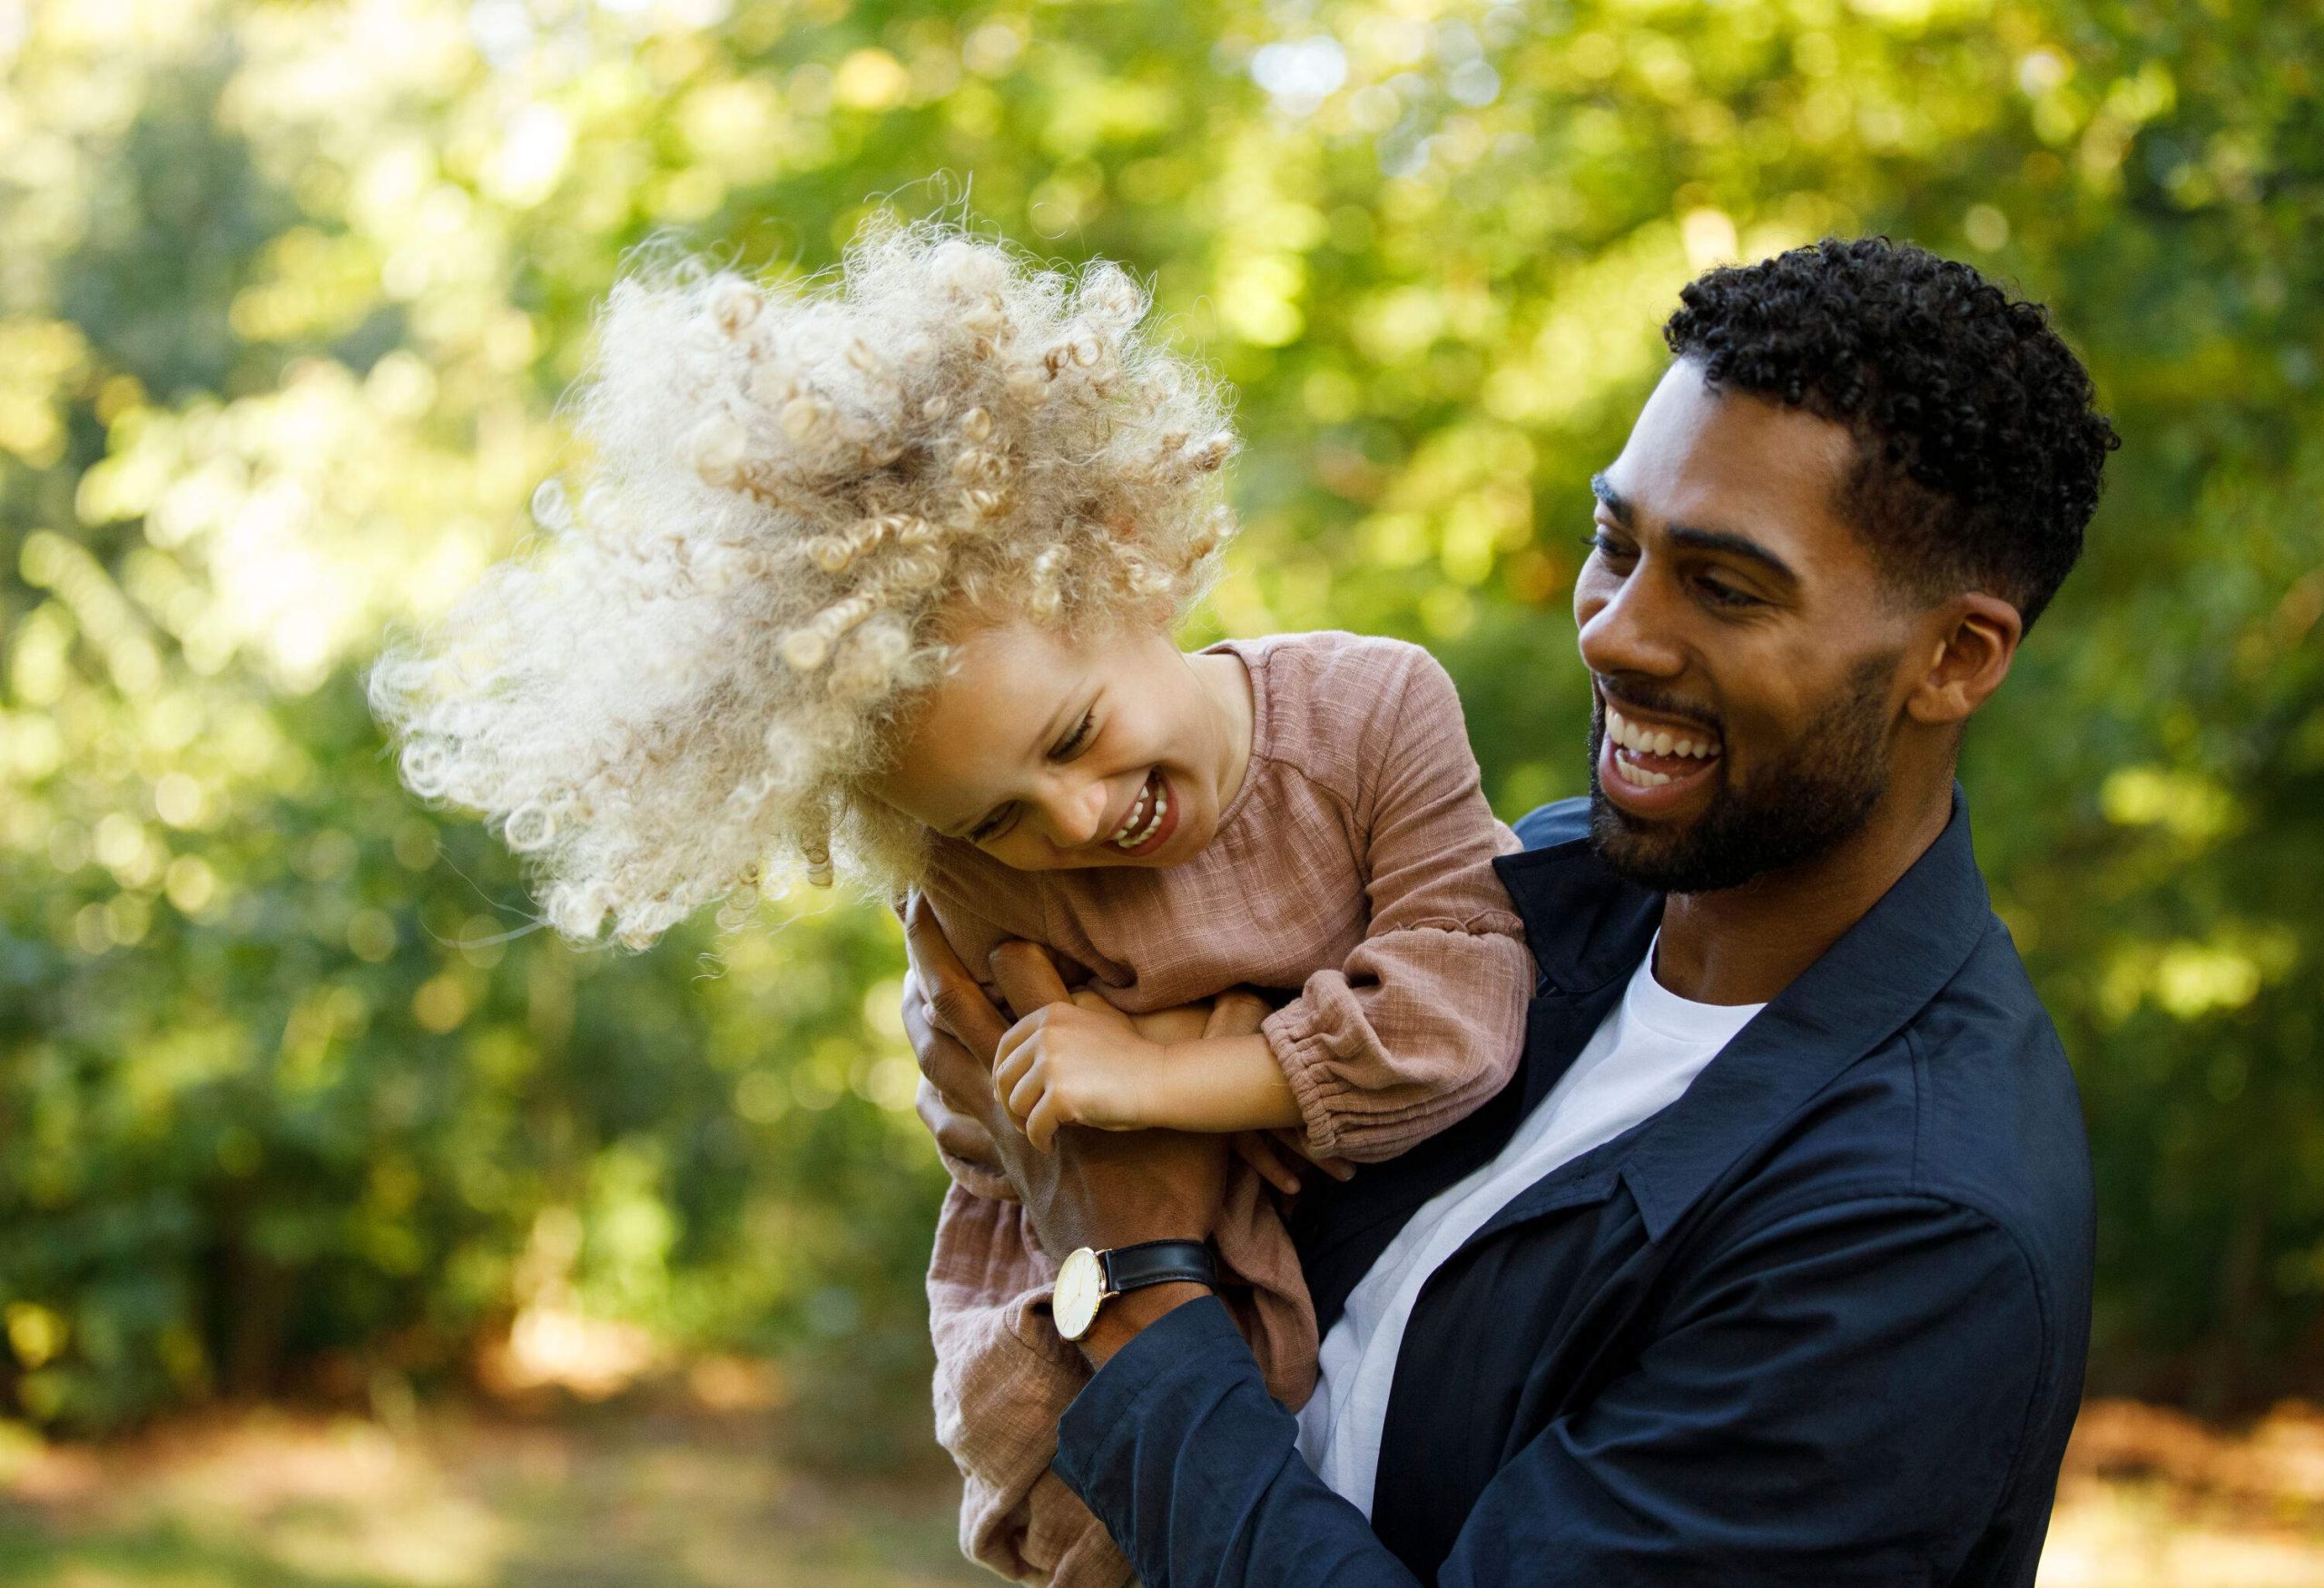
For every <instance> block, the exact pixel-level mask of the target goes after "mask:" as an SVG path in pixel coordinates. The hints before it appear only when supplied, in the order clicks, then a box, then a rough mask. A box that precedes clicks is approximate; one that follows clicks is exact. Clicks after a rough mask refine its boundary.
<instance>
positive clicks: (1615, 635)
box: [1577, 567, 1686, 678]
mask: <svg viewBox="0 0 2324 1588" xmlns="http://www.w3.org/2000/svg"><path fill="white" fill-rule="evenodd" d="M1659 584H1660V581H1659V579H1656V578H1654V577H1650V576H1649V573H1648V570H1647V569H1646V568H1644V567H1638V568H1634V569H1632V570H1631V572H1630V577H1628V578H1626V579H1623V580H1621V581H1620V583H1619V584H1616V585H1615V586H1614V587H1613V588H1612V589H1610V591H1608V592H1606V594H1605V597H1604V599H1603V600H1602V601H1600V602H1597V603H1594V604H1593V603H1589V602H1581V603H1577V606H1578V607H1580V611H1579V612H1578V614H1577V616H1580V617H1581V660H1582V663H1583V665H1584V666H1587V667H1588V668H1589V669H1590V671H1591V672H1593V673H1598V674H1622V673H1630V674H1637V675H1642V676H1647V677H1650V678H1670V677H1675V676H1678V675H1679V673H1680V672H1681V671H1682V670H1684V668H1685V666H1686V655H1685V647H1684V646H1683V645H1682V644H1681V643H1680V640H1679V632H1678V624H1677V621H1676V619H1677V614H1675V613H1674V612H1673V611H1672V610H1671V609H1670V606H1669V602H1668V600H1667V599H1666V598H1665V597H1664V596H1663V594H1662V593H1661V592H1660V591H1659V589H1658V588H1657V587H1658V586H1659Z"/></svg>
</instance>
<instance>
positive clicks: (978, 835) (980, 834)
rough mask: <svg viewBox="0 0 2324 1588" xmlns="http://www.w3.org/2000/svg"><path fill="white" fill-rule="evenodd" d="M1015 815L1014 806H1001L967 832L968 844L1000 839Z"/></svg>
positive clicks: (1015, 808)
mask: <svg viewBox="0 0 2324 1588" xmlns="http://www.w3.org/2000/svg"><path fill="white" fill-rule="evenodd" d="M1016 814H1017V807H1016V806H1015V805H1003V806H1001V807H1000V809H999V810H997V811H995V812H993V814H991V815H990V816H987V817H986V818H985V819H984V820H983V821H981V822H980V823H978V824H976V825H975V826H974V827H972V828H970V830H969V842H970V843H987V842H989V841H990V840H991V839H995V838H998V837H1000V835H1001V834H1002V833H1005V832H1007V831H1008V830H1009V820H1010V818H1012V817H1013V816H1015V815H1016Z"/></svg>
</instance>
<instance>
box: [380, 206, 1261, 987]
mask: <svg viewBox="0 0 2324 1588" xmlns="http://www.w3.org/2000/svg"><path fill="white" fill-rule="evenodd" d="M1147 309H1148V301H1147V294H1146V293H1145V292H1144V291H1142V290H1141V289H1140V288H1139V287H1138V286H1137V283H1136V282H1134V281H1132V280H1131V279H1130V277H1129V276H1128V274H1126V273H1125V272H1124V271H1121V270H1120V269H1119V268H1118V267H1116V266H1114V265H1111V264H1105V263H1098V264H1092V265H1090V266H1088V268H1087V269H1086V270H1084V271H1082V272H1081V273H1080V276H1079V279H1078V281H1076V280H1073V279H1069V278H1068V277H1067V276H1065V275H1062V274H1059V273H1056V272H1054V271H1046V270H1041V269H1038V268H1036V267H1035V266H1033V265H1031V264H1030V263H1029V262H1027V261H1023V260H1021V259H1020V258H1019V257H1018V256H1017V255H1015V254H1014V253H1012V252H1009V250H1007V249H1005V248H1003V247H1001V246H1000V245H999V244H996V243H993V242H986V241H982V240H980V239H979V238H977V237H974V236H971V235H970V234H968V233H967V232H963V231H961V230H960V228H958V227H954V226H950V225H944V224H939V223H935V222H921V223H919V224H915V225H906V224H903V223H901V222H895V221H892V220H891V221H885V222H879V223H876V224H875V225H874V226H873V227H872V229H871V230H869V231H867V232H865V233H864V234H863V235H862V236H861V237H860V238H859V239H858V241H857V242H856V243H855V245H854V246H852V248H850V249H849V250H848V252H847V255H846V258H845V261H844V262H843V264H842V266H841V267H840V268H839V270H838V271H835V272H833V273H831V274H829V275H826V276H825V277H823V278H822V279H819V280H817V281H810V282H806V283H786V284H782V285H776V286H767V285H763V284H761V283H758V282H754V281H750V280H747V279H745V278H743V276H741V275H738V274H735V273H734V272H732V271H710V270H706V269H704V268H703V267H701V266H699V265H696V264H694V263H692V262H690V261H680V262H679V263H678V264H677V265H676V266H675V267H673V266H669V265H667V264H665V265H663V266H660V267H657V268H655V269H652V270H648V271H638V272H635V273H633V274H632V275H630V276H628V277H626V278H625V279H624V280H623V281H620V282H619V283H618V284H617V285H616V286H615V288H614V290H613V292H612V294H611V296H610V298H609V299H608V301H607V302H606V305H605V308H604V310H603V311H602V313H601V316H600V319H599V324H598V331H599V349H598V353H597V358H596V363H595V365H594V367H593V368H592V370H591V371H590V373H589V374H588V375H587V376H586V377H585V379H584V380H583V381H582V382H581V383H580V385H579V386H578V387H576V391H575V393H574V398H575V412H576V430H577V432H578V436H579V439H581V441H582V442H583V443H584V451H585V454H586V458H587V461H586V464H585V465H584V466H583V467H582V468H581V469H577V470H576V483H577V484H578V485H579V486H580V487H581V489H580V491H579V495H578V506H577V508H574V507H571V506H568V505H567V498H566V494H565V491H564V488H563V487H562V485H561V484H560V483H559V482H557V481H555V480H552V481H550V482H548V483H547V484H546V485H544V486H543V487H542V488H541V491H540V493H539V494H538V495H537V498H536V499H535V516H536V518H537V519H538V520H539V521H540V523H541V526H542V529H543V531H544V533H543V535H542V536H541V537H540V539H539V543H538V544H537V546H535V547H532V548H531V549H530V551H529V553H527V554H525V555H520V556H519V557H517V558H515V559H512V560H510V561H508V562H506V563H503V564H501V565H500V566H499V567H496V568H494V569H492V570H491V571H490V572H489V573H488V574H487V576H486V577H485V578H484V579H483V580H482V581H481V582H480V583H479V585H478V587H477V588H475V589H474V590H472V591H470V592H469V593H468V595H467V596H466V597H463V599H462V600H461V601H460V602H459V603H458V605H457V606H456V607H454V608H453V609H452V610H451V612H450V613H449V614H448V616H446V617H445V618H444V619H443V620H442V622H441V623H440V624H438V626H436V627H435V628H433V629H432V630H431V631H429V632H428V633H426V634H424V635H421V636H418V637H416V638H403V639H399V640H398V641H396V642H395V643H393V644H392V645H391V646H389V649H388V650H387V651H386V652H385V654H383V656H381V658H380V660H379V663H378V664H377V665H376V666H375V667H374V668H373V670H372V674H371V678H370V695H371V703H372V706H373V709H374V710H375V711H376V712H377V713H378V715H379V717H380V719H381V721H382V722H383V723H385V724H386V725H388V726H389V729H390V730H391V731H392V732H393V734H394V735H395V736H396V737H397V739H398V740H399V746H400V756H401V760H400V765H401V770H402V774H403V777H404V781H405V782H406V783H407V784H409V786H410V787H411V789H412V790H413V792H415V793H416V794H419V795H421V796H422V797H423V798H426V799H428V800H430V801H435V802H441V803H445V804H458V805H463V806H467V807H469V808H471V809H475V810H478V811H481V812H483V813H484V814H485V817H486V819H487V822H488V823H490V824H493V825H495V826H496V827H497V829H498V830H499V832H500V833H501V835H502V837H503V839H504V841H505V842H506V843H507V844H508V846H509V848H511V849H512V850H516V851H517V852H519V853H522V854H523V855H525V857H526V859H527V863H528V866H529V868H530V870H531V872H532V874H533V881H534V883H535V889H536V892H537V895H538V897H539V899H540V902H541V904H542V907H543V910H544V912H545V914H546V916H547V920H548V922H550V923H551V924H552V925H554V926H555V927H556V929H557V930H558V931H559V932H563V933H565V934H566V936H568V937H571V938H575V939H581V940H589V939H594V938H596V936H597V934H598V933H599V932H600V931H601V930H602V929H603V926H604V923H605V919H606V915H607V914H608V913H610V914H611V915H612V917H613V932H614V936H615V938H616V939H618V941H620V942H623V943H625V944H627V945H628V946H630V947H633V948H642V947H645V946H646V945H647V944H649V943H651V942H654V941H655V938H657V937H658V936H659V935H660V934H661V933H662V932H665V931H666V930H667V929H668V928H669V927H671V926H672V925H674V924H675V923H676V922H680V921H682V920H684V919H685V918H686V917H687V916H689V915H691V914H693V913H694V912H695V911H696V910H698V909H700V908H701V907H702V906H703V905H704V904H706V903H709V902H713V901H725V902H727V903H728V906H729V907H728V909H727V910H724V911H722V912H721V922H722V924H724V925H727V926H729V927H731V926H733V925H734V924H737V923H738V922H740V921H741V919H743V915H744V914H745V913H746V912H747V910H748V907H749V906H750V905H751V904H753V903H754V902H755V897H754V894H755V893H756V892H762V891H763V892H764V893H770V894H772V893H775V892H777V891H779V890H780V889H781V888H782V887H783V886H784V885H785V884H786V883H789V882H790V881H791V880H793V878H795V877H797V876H798V875H800V874H801V873H805V874H806V875H807V876H808V877H809V878H810V880H812V881H816V882H828V881H829V880H830V879H831V876H832V856H833V854H834V853H837V855H838V857H839V861H840V863H841V864H842V866H843V867H844V869H845V870H846V871H847V872H848V873H849V874H850V875H851V877H852V878H853V879H854V880H855V881H857V882H859V883H862V884H864V885H865V886H867V887H868V888H870V889H872V890H873V891H876V892H880V893H887V894H890V895H892V894H893V893H894V892H895V891H896V890H898V889H899V888H901V887H902V886H903V885H905V884H908V883H910V882H911V880H912V877H913V875H914V874H915V871H916V867H917V865H918V863H920V860H921V856H922V854H923V853H924V845H925V843H926V841H927V838H926V834H925V833H923V832H921V830H919V829H918V828H917V827H916V826H914V825H913V824H911V823H910V822H909V821H907V820H906V819H904V818H902V817H901V816H899V815H897V814H894V813H891V812H889V811H887V810H886V808H885V807H883V806H881V805H879V804H877V802H875V801H873V800H872V799H870V798H869V797H868V796H866V795H864V794H862V792H861V791H862V782H863V780H864V778H865V777H866V775H867V774H871V773H872V772H874V771H876V770H878V769H879V768H880V767H881V765H882V764H884V762H883V757H884V756H885V755H887V754H888V753H889V750H890V748H891V745H892V744H893V741H894V738H895V736H896V735H895V730H896V728H897V727H898V725H899V724H900V723H901V720H902V717H903V714H904V712H905V710H906V708H907V707H908V706H909V705H910V702H911V697H912V695H913V693H914V692H915V691H917V690H919V689H921V688H923V687H925V686H927V685H929V684H930V683H931V682H932V681H934V680H935V679H936V678H937V677H938V676H940V674H941V671H942V669H943V667H944V665H945V658H946V646H945V638H946V636H947V635H957V634H958V633H959V632H960V628H961V626H962V625H963V623H974V622H977V621H997V620H1004V619H1007V618H1009V617H1013V616H1030V617H1033V618H1035V619H1037V620H1040V621H1043V622H1049V623H1068V624H1072V625H1075V626H1108V625H1112V624H1117V623H1121V622H1150V623H1153V624H1156V625H1157V626H1165V627H1167V626H1174V625H1175V624H1176V623H1177V620H1178V619H1179V618H1180V617H1182V616H1184V615H1185V613H1186V611H1187V608H1188V607H1190V606H1191V605H1192V604H1193V603H1194V602H1195V601H1196V599H1197V598H1199V597H1200V596H1201V594H1202V593H1203V591H1204V590H1205V589H1206V587H1207V586H1208V584H1209V581H1210V579H1211V578H1212V577H1213V576H1214V575H1215V574H1216V567H1217V562H1218V556H1217V554H1218V550H1219V548H1220V547H1221V546H1222V545H1223V543H1224V542H1225V540H1226V537H1227V536H1228V535H1229V534H1230V533H1231V531H1232V528H1233V526H1232V520H1231V518H1230V517H1229V515H1228V514H1227V511H1226V508H1225V507H1224V506H1223V505H1222V503H1221V500H1220V495H1221V492H1220V484H1219V473H1218V471H1219V467H1220V465H1221V464H1222V463H1224V462H1225V461H1226V459H1227V457H1228V456H1229V455H1230V454H1231V453H1232V452H1233V451H1234V449H1235V447H1236V439H1235V436H1234V432H1233V431H1232V429H1230V428H1229V425H1228V420H1227V415H1226V406H1225V402H1224V399H1223V398H1222V395H1221V393H1220V391H1219V390H1218V389H1217V387H1216V385H1215V383H1214V382H1212V381H1211V380H1209V379H1208V378H1207V377H1206V376H1205V375H1204V374H1203V373H1202V372H1201V371H1200V370H1197V369H1196V368H1195V367H1194V366H1192V365H1190V364H1188V363H1187V362H1186V361H1185V360H1181V359H1179V358H1177V357H1175V356H1173V355H1172V354H1170V353H1168V352H1167V351H1166V350H1162V349H1161V348H1158V347H1157V346H1155V345H1153V344H1152V343H1151V342H1150V341H1148V340H1147V336H1146V330H1145V322H1146V320H1147Z"/></svg>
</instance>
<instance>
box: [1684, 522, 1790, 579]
mask: <svg viewBox="0 0 2324 1588" xmlns="http://www.w3.org/2000/svg"><path fill="white" fill-rule="evenodd" d="M1662 533H1663V535H1664V537H1665V538H1668V539H1669V540H1671V541H1674V542H1676V543H1677V544H1678V545H1680V546H1691V547H1694V548H1695V549H1696V550H1698V551H1724V552H1727V553H1729V554H1730V555H1732V556H1735V557H1741V558H1743V559H1744V560H1745V561H1746V562H1755V563H1758V565H1759V566H1760V567H1763V568H1765V569H1767V570H1768V572H1769V573H1771V574H1773V575H1775V576H1776V577H1777V578H1779V579H1782V580H1783V581H1784V582H1785V583H1786V584H1792V585H1796V584H1797V583H1799V576H1798V575H1797V573H1794V572H1793V571H1792V567H1791V565H1790V564H1789V563H1787V562H1786V561H1784V559H1783V558H1781V557H1777V555H1776V554H1775V553H1774V552H1772V551H1769V550H1768V548H1767V547H1764V546H1762V545H1760V544H1759V543H1758V541H1756V540H1754V539H1752V538H1750V537H1749V536H1748V535H1737V534H1734V533H1732V532H1731V531H1728V530H1725V529H1698V528H1695V527H1694V526H1693V525H1691V524H1673V525H1671V526H1670V527H1669V528H1666V529H1665V530H1663V532H1662Z"/></svg>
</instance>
